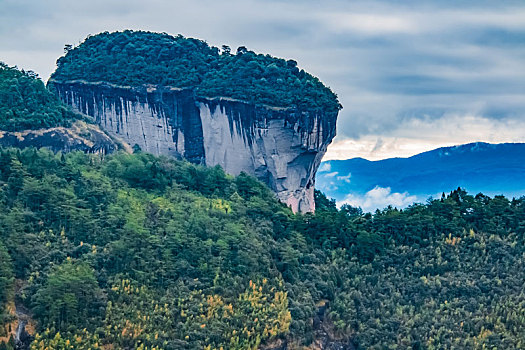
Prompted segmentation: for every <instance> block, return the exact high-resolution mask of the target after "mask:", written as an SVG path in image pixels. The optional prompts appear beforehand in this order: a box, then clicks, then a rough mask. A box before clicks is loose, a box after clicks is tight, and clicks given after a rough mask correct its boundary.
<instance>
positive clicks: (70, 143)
mask: <svg viewBox="0 0 525 350" xmlns="http://www.w3.org/2000/svg"><path fill="white" fill-rule="evenodd" d="M0 146H3V147H18V148H24V147H36V148H41V147H44V148H48V149H51V150H52V151H53V152H71V151H82V152H87V153H103V154H106V153H111V152H113V151H115V150H116V149H117V148H119V145H118V144H117V143H116V142H115V141H113V140H112V139H111V137H109V136H108V135H107V134H106V133H105V132H103V131H102V130H100V128H99V127H98V126H96V125H93V124H88V123H85V122H83V121H77V122H75V123H73V125H71V127H69V128H66V127H56V128H51V129H41V130H25V131H19V132H8V131H0Z"/></svg>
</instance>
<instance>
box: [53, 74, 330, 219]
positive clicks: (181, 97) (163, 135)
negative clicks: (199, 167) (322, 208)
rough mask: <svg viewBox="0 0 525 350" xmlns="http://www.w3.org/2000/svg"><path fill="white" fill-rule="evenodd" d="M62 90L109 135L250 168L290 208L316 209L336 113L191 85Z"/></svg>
mask: <svg viewBox="0 0 525 350" xmlns="http://www.w3.org/2000/svg"><path fill="white" fill-rule="evenodd" d="M50 85H51V86H52V88H53V89H55V91H56V93H57V94H58V96H59V97H60V98H61V99H62V100H63V101H64V102H65V103H67V104H69V105H71V106H72V107H73V108H74V109H76V110H77V111H79V112H82V113H84V114H88V115H90V116H92V117H93V118H94V119H95V120H96V123H97V124H98V125H100V127H101V128H102V129H104V130H105V131H106V132H107V133H108V134H110V135H111V136H113V137H115V138H118V139H120V140H122V141H124V142H126V143H128V144H129V145H130V146H135V145H137V146H139V147H140V148H141V149H142V150H143V151H145V152H150V153H153V154H156V155H167V156H173V157H178V158H184V159H187V160H189V161H191V162H193V163H200V164H204V165H208V166H213V165H217V164H219V165H221V166H222V167H223V168H224V170H225V171H226V172H228V173H230V174H233V175H237V174H239V173H240V172H242V171H244V172H246V173H248V174H251V175H255V176H256V177H257V178H259V179H260V180H262V181H263V182H265V183H267V184H268V185H269V186H270V188H271V189H273V190H274V191H275V192H276V193H277V196H278V198H279V199H280V200H281V201H282V202H284V203H286V204H287V205H289V206H291V208H292V210H294V211H296V212H297V211H300V212H310V211H313V210H314V209H315V208H314V182H315V174H316V171H317V168H318V167H319V164H320V162H321V158H322V157H323V155H324V153H325V152H326V148H327V146H328V145H329V144H330V142H331V141H332V139H333V137H334V136H335V127H336V118H337V113H312V112H308V111H299V110H294V109H286V108H275V107H269V106H255V105H253V104H248V103H245V102H242V101H238V100H233V99H230V98H213V99H210V98H201V97H196V96H195V94H194V93H193V91H192V90H189V89H177V88H170V87H160V86H142V87H125V86H116V85H112V84H107V83H88V82H83V81H69V82H58V81H50Z"/></svg>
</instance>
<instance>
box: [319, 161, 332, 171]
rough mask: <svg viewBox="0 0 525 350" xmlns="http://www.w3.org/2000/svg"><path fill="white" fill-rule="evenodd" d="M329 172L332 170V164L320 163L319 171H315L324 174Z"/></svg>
mask: <svg viewBox="0 0 525 350" xmlns="http://www.w3.org/2000/svg"><path fill="white" fill-rule="evenodd" d="M330 170H332V164H330V163H322V164H321V166H320V167H319V170H317V172H319V173H326V172H329V171H330Z"/></svg>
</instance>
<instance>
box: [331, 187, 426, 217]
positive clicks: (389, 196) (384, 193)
mask: <svg viewBox="0 0 525 350" xmlns="http://www.w3.org/2000/svg"><path fill="white" fill-rule="evenodd" d="M417 200H418V198H417V197H416V196H411V195H410V194H409V193H408V192H404V193H398V192H394V193H392V191H391V189H390V187H386V188H384V187H379V186H376V187H375V188H374V189H372V190H370V191H368V192H367V193H366V194H364V195H356V194H349V195H347V196H346V197H345V199H344V200H342V201H339V202H338V203H337V204H338V206H342V205H343V204H349V205H351V206H353V207H360V208H361V209H363V211H365V212H373V211H375V210H376V209H383V208H386V207H388V206H389V205H391V206H393V207H396V208H399V209H402V208H406V207H408V206H409V205H411V204H414V203H415V202H416V201H417Z"/></svg>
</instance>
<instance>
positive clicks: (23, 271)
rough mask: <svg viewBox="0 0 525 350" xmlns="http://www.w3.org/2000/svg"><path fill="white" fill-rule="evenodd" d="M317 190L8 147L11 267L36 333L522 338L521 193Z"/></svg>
mask: <svg viewBox="0 0 525 350" xmlns="http://www.w3.org/2000/svg"><path fill="white" fill-rule="evenodd" d="M315 198H316V200H317V204H318V210H317V212H316V213H315V214H305V215H301V214H297V215H295V214H293V213H292V212H291V211H290V209H289V208H286V207H285V206H284V205H282V204H281V203H279V202H278V201H277V200H276V199H275V198H274V195H273V194H272V193H271V192H270V191H269V190H268V188H266V187H265V186H264V185H262V184H261V183H260V182H258V181H256V180H255V179H253V178H252V177H250V176H248V175H246V174H241V175H239V176H237V177H235V178H234V177H232V176H229V175H226V174H225V173H224V171H222V169H220V168H219V167H215V168H204V167H201V166H196V165H192V164H189V163H187V162H180V161H175V160H171V159H167V158H162V157H161V158H158V157H154V156H152V155H149V154H146V153H142V152H138V153H136V154H132V155H131V154H125V153H117V154H114V155H111V156H107V157H104V156H101V155H86V154H83V153H69V154H65V155H61V154H53V153H51V152H49V151H46V150H40V151H37V150H34V149H24V150H15V149H0V238H1V240H0V242H2V243H3V245H5V247H6V249H1V248H0V262H1V263H0V270H1V271H7V272H2V276H8V277H7V279H4V280H1V281H9V283H11V281H12V277H10V276H12V274H11V275H10V274H9V271H11V273H13V271H14V274H15V276H16V277H17V278H19V279H21V280H22V281H23V283H21V285H23V288H22V289H21V290H20V292H19V295H18V298H19V299H20V301H21V302H23V303H24V304H25V305H27V306H31V308H32V312H33V314H34V317H35V319H36V321H37V332H38V335H37V337H36V339H35V341H34V342H33V343H32V348H33V349H43V348H46V347H48V348H53V349H54V348H58V349H62V348H64V349H66V348H68V346H69V348H75V349H76V348H78V349H82V348H86V349H87V348H92V349H95V348H97V347H104V348H111V347H113V348H114V349H120V348H122V349H126V348H128V349H135V348H137V349H206V348H208V349H220V348H221V347H222V348H223V349H255V348H258V347H260V346H261V345H267V344H268V343H269V342H273V341H277V340H279V339H281V338H286V340H287V341H288V344H289V346H290V347H291V348H293V346H294V345H297V346H301V345H308V344H311V343H312V341H313V340H314V338H316V337H318V336H319V334H330V335H332V336H333V337H335V338H338V339H339V340H340V341H344V342H350V343H351V344H352V346H353V347H354V348H356V349H385V348H398V349H404V348H413V349H452V348H456V349H478V348H479V349H482V348H498V349H499V348H503V349H520V348H523V345H524V339H523V329H524V328H525V294H524V292H523V291H524V290H525V285H524V281H525V266H523V264H524V262H523V255H524V253H525V251H524V247H525V245H524V234H525V198H520V199H513V200H508V199H506V198H504V197H495V198H489V197H486V196H483V195H477V196H475V197H473V196H470V195H468V194H467V193H465V192H464V191H462V190H461V189H458V190H456V191H453V192H452V193H451V194H450V195H449V196H445V197H443V198H442V199H439V200H431V201H429V202H428V203H427V204H425V205H414V206H412V207H410V208H408V209H405V210H397V209H394V208H387V209H385V210H382V211H377V212H376V213H375V214H374V215H371V214H363V213H362V212H361V211H360V210H359V208H351V207H343V208H341V209H337V208H336V207H335V206H334V205H333V202H331V201H329V200H327V199H326V198H325V197H324V195H322V194H321V193H316V197H315ZM7 252H9V253H8V255H10V258H7ZM5 262H7V263H5ZM2 266H4V268H2ZM4 300H5V298H4ZM323 305H324V306H323ZM321 319H323V321H321ZM320 322H322V325H320ZM320 329H322V330H323V331H322V332H321V333H320ZM68 341H69V343H68ZM75 342H76V343H75Z"/></svg>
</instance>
